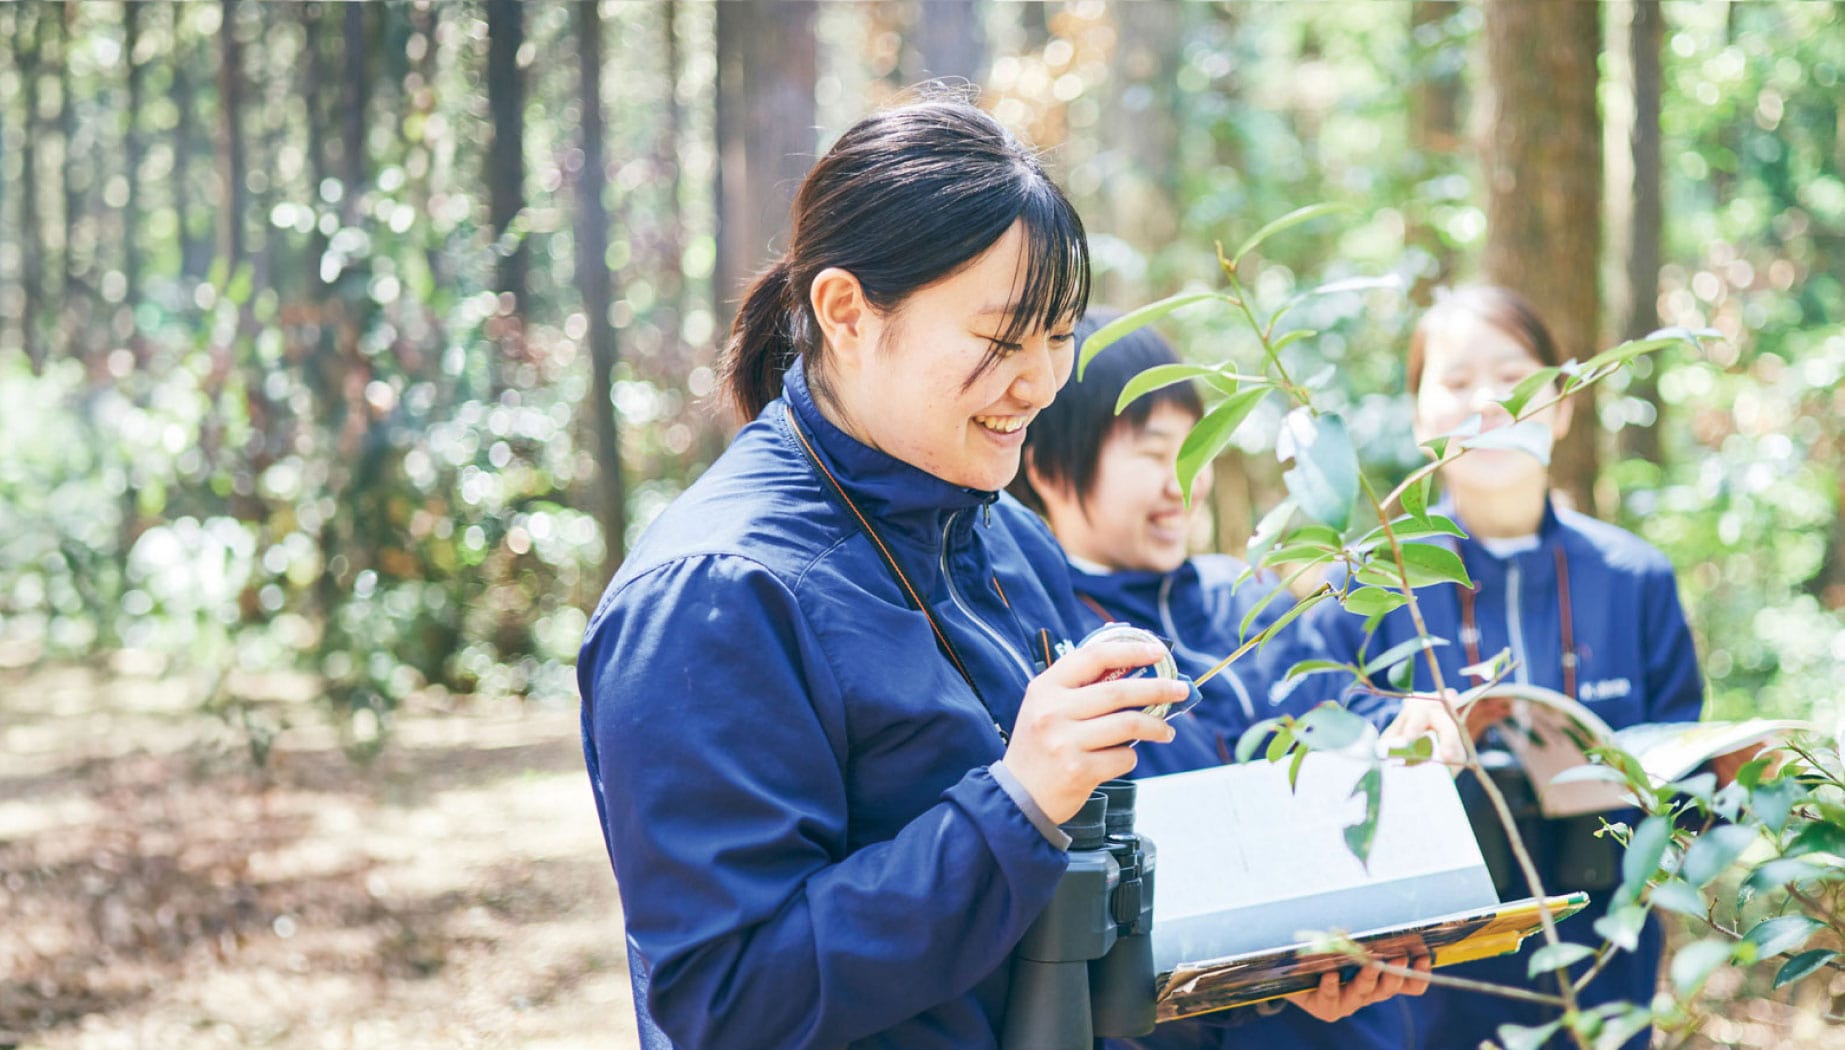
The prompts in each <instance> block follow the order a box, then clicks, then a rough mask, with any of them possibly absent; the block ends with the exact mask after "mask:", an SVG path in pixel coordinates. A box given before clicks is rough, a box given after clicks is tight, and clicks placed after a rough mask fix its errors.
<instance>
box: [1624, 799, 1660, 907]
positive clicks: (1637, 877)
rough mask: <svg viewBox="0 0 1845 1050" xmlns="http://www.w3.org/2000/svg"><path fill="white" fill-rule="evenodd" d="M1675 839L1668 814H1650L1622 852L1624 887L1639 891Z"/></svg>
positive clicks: (1636, 829)
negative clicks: (1663, 815) (1653, 815)
mask: <svg viewBox="0 0 1845 1050" xmlns="http://www.w3.org/2000/svg"><path fill="white" fill-rule="evenodd" d="M1671 842H1672V821H1670V820H1668V819H1666V818H1665V817H1648V818H1646V819H1645V820H1643V821H1641V822H1640V826H1639V827H1637V828H1635V829H1634V837H1633V838H1632V839H1631V840H1629V841H1628V843H1627V852H1626V853H1623V854H1622V855H1621V888H1622V889H1623V890H1626V889H1629V888H1630V887H1631V888H1632V889H1633V890H1634V891H1635V892H1638V891H1639V889H1640V886H1641V884H1643V883H1644V882H1646V880H1647V879H1649V878H1651V877H1652V876H1653V872H1655V871H1657V870H1658V869H1659V862H1660V860H1661V859H1663V858H1664V857H1665V855H1666V846H1668V845H1669V844H1671Z"/></svg>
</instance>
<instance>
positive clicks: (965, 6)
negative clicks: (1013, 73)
mask: <svg viewBox="0 0 1845 1050" xmlns="http://www.w3.org/2000/svg"><path fill="white" fill-rule="evenodd" d="M985 16H986V4H985V3H984V2H983V0H916V3H915V4H913V5H912V8H911V16H910V31H909V33H908V37H909V40H908V43H909V45H910V46H909V47H908V48H906V49H905V52H906V53H905V55H904V59H905V61H903V62H902V63H900V66H899V68H901V69H903V71H904V79H905V80H906V81H908V82H910V83H915V82H917V81H921V80H927V79H932V78H938V79H951V80H965V81H967V82H968V83H970V84H973V85H974V86H975V87H978V86H979V85H980V83H981V81H983V80H985V79H986V72H987V34H986V26H985V25H984V24H983V23H984V21H985Z"/></svg>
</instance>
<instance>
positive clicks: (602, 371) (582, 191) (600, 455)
mask: <svg viewBox="0 0 1845 1050" xmlns="http://www.w3.org/2000/svg"><path fill="white" fill-rule="evenodd" d="M576 6H577V65H578V68H579V90H578V92H577V94H578V96H579V99H580V104H581V106H582V109H583V116H582V136H583V143H582V145H583V169H582V171H581V172H580V173H579V174H578V176H577V224H576V251H577V258H576V270H577V288H578V290H579V291H580V292H581V293H582V296H583V310H584V312H585V313H587V314H588V315H589V359H590V366H591V372H592V374H593V376H594V379H593V381H592V382H591V383H590V396H589V397H588V398H586V399H584V403H585V405H587V406H588V409H589V411H590V413H591V415H592V416H593V417H594V420H595V432H596V463H597V466H598V467H599V468H600V475H601V476H600V479H599V482H600V483H599V484H598V485H597V486H596V489H597V492H596V519H597V521H598V522H600V523H601V525H602V535H603V541H604V544H605V547H604V554H603V564H602V569H603V573H602V575H603V578H604V579H607V578H609V577H611V576H613V575H614V574H615V570H616V569H617V568H618V567H619V566H620V565H621V559H622V556H623V554H624V553H625V544H624V542H623V537H625V536H626V534H627V529H628V513H627V488H626V486H625V485H624V484H623V482H622V467H621V434H620V431H619V426H620V423H619V421H618V420H617V419H616V417H615V404H614V401H613V400H612V398H611V394H613V392H614V389H615V363H616V360H617V355H618V353H619V348H618V347H617V346H616V344H615V328H614V326H612V325H611V324H609V306H610V304H611V303H613V302H614V298H615V289H614V283H613V280H612V275H611V274H610V273H609V265H608V248H609V215H608V209H607V208H605V207H604V206H603V202H602V194H603V192H604V190H605V189H606V188H607V186H608V161H607V159H606V158H605V157H604V156H603V152H602V16H601V14H599V13H598V11H597V9H596V0H577V5H576Z"/></svg>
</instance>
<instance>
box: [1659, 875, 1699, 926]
mask: <svg viewBox="0 0 1845 1050" xmlns="http://www.w3.org/2000/svg"><path fill="white" fill-rule="evenodd" d="M1652 901H1653V907H1655V908H1664V909H1665V910H1666V911H1675V912H1678V913H1679V914H1680V915H1689V916H1691V917H1692V918H1694V919H1701V918H1704V917H1705V916H1707V915H1709V914H1710V906H1709V905H1708V904H1707V903H1706V902H1705V900H1704V895H1703V894H1702V893H1699V892H1698V891H1697V890H1695V889H1692V888H1691V884H1690V883H1689V882H1686V881H1685V880H1684V879H1667V880H1666V881H1664V882H1662V883H1660V884H1659V885H1657V886H1655V887H1653V894H1652Z"/></svg>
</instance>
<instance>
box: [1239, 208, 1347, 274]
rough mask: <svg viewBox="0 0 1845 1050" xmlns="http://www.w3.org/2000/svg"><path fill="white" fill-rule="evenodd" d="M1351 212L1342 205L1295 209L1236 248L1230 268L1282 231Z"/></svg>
mask: <svg viewBox="0 0 1845 1050" xmlns="http://www.w3.org/2000/svg"><path fill="white" fill-rule="evenodd" d="M1351 210H1352V209H1351V208H1350V207H1349V206H1347V205H1344V204H1309V205H1307V206H1306V207H1305V208H1296V209H1294V210H1293V211H1291V212H1289V213H1287V214H1286V215H1283V216H1282V217H1281V218H1279V219H1276V220H1275V221H1274V222H1271V223H1269V224H1268V225H1267V226H1264V227H1262V228H1261V229H1259V230H1257V231H1256V232H1255V233H1254V234H1253V235H1251V236H1250V238H1249V239H1248V240H1246V241H1244V242H1243V243H1242V244H1241V245H1240V246H1238V247H1237V249H1236V254H1235V255H1233V256H1231V257H1230V267H1231V268H1232V269H1235V268H1236V267H1237V265H1238V264H1240V263H1241V262H1242V261H1243V256H1245V255H1248V254H1249V253H1250V252H1252V251H1254V250H1255V249H1256V247H1257V246H1258V245H1260V244H1261V243H1262V242H1263V241H1266V240H1268V239H1269V238H1270V237H1273V236H1274V235H1276V234H1278V233H1280V232H1281V231H1283V230H1286V229H1289V228H1291V227H1294V226H1299V225H1300V224H1301V223H1303V222H1310V221H1312V220H1314V219H1317V218H1319V217H1320V216H1322V215H1332V214H1334V213H1337V212H1342V211H1351Z"/></svg>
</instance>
